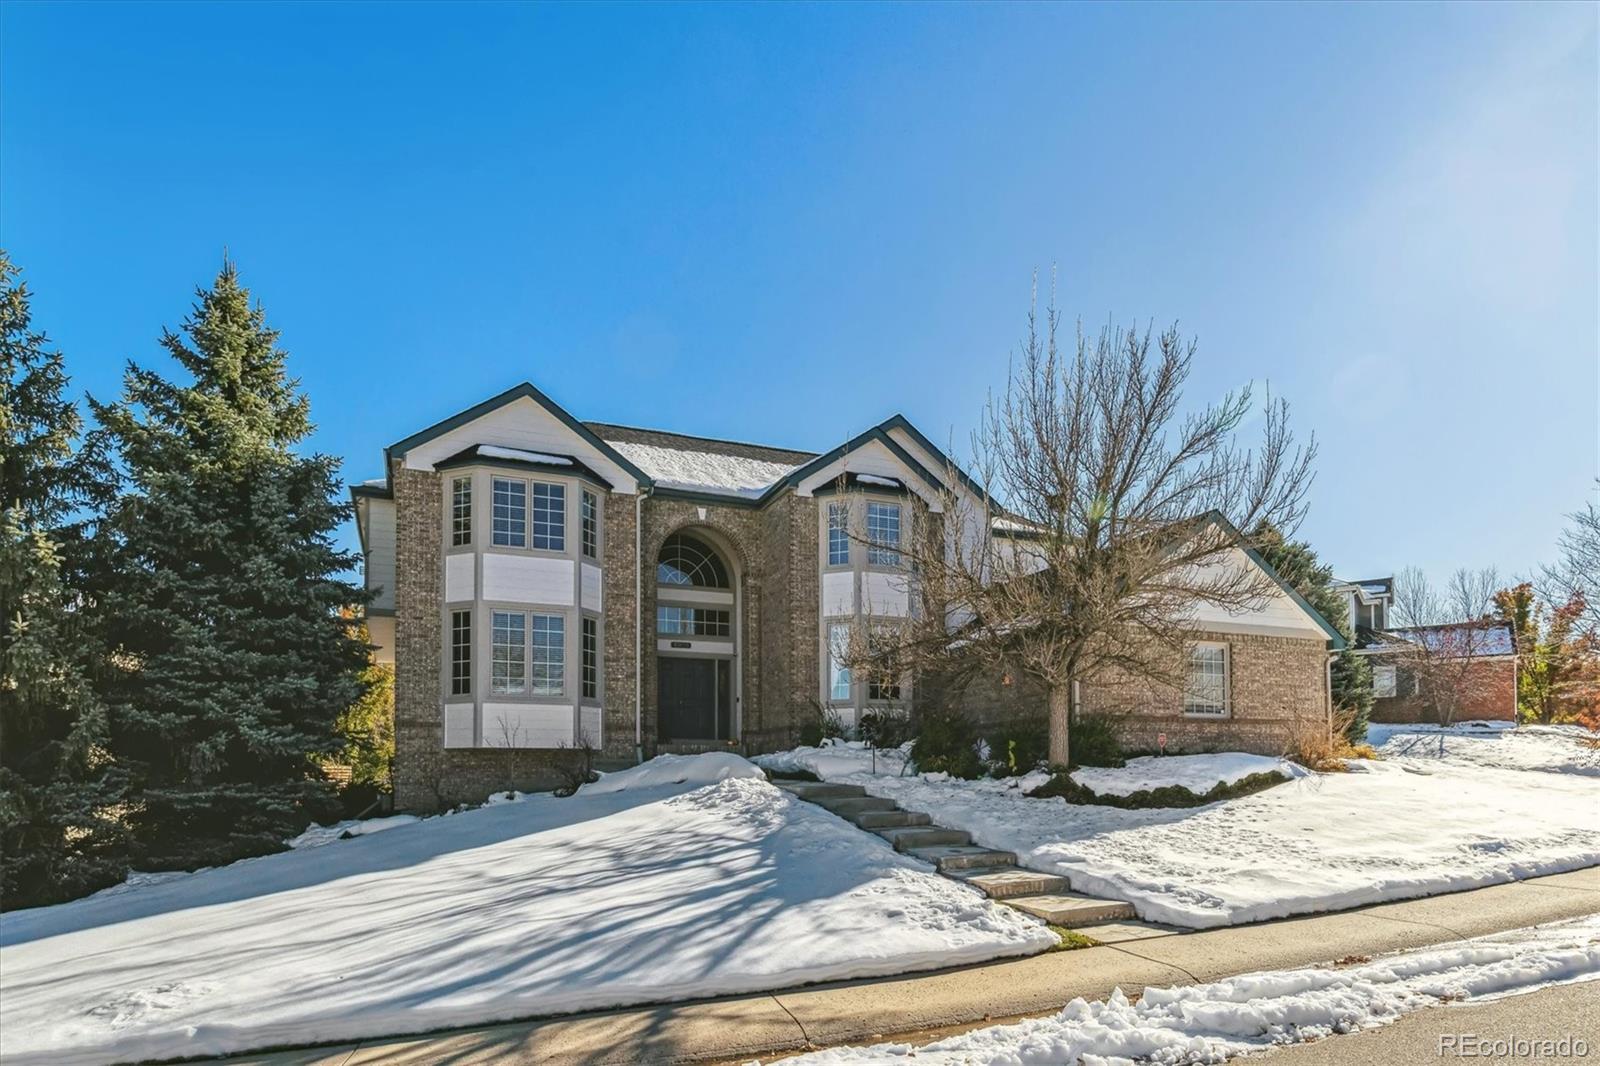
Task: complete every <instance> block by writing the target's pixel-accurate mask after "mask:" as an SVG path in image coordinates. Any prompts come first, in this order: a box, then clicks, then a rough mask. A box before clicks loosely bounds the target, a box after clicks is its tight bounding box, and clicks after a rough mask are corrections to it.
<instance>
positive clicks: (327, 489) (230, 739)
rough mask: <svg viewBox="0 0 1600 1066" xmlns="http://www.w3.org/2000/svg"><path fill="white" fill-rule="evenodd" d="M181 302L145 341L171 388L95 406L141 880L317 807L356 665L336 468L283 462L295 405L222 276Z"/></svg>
mask: <svg viewBox="0 0 1600 1066" xmlns="http://www.w3.org/2000/svg"><path fill="white" fill-rule="evenodd" d="M198 295H199V303H198V304H197V305H196V306H195V307H194V309H193V313H192V314H191V316H190V318H189V319H188V321H187V322H185V324H184V326H183V329H182V332H181V333H173V332H171V331H167V332H165V333H164V334H163V336H162V338H161V343H162V346H163V347H164V348H165V349H166V351H167V352H168V353H169V354H170V355H171V356H172V357H173V358H174V359H175V360H176V361H177V362H178V363H179V364H180V366H181V367H182V368H183V369H184V370H185V371H187V374H188V376H189V378H190V380H189V381H188V382H187V383H180V382H175V381H170V380H168V379H166V378H164V377H162V376H161V375H160V374H159V373H157V372H156V371H153V370H150V369H147V368H144V367H141V366H138V365H135V364H130V365H129V367H128V370H127V373H126V375H125V378H124V386H123V394H122V397H121V399H120V400H119V401H117V402H115V403H111V404H104V405H102V404H95V405H94V410H95V413H96V415H97V417H98V418H99V419H100V421H101V423H102V425H104V426H105V427H106V430H107V432H108V434H109V435H110V438H111V441H112V443H113V445H114V447H115V451H116V454H117V456H118V458H119V459H120V461H121V463H122V465H123V467H124V469H125V472H126V475H127V477H128V480H129V482H130V485H131V490H130V491H128V492H126V493H124V494H123V495H122V496H120V497H119V498H118V499H117V500H116V502H115V503H114V504H113V505H112V507H111V508H110V510H109V512H108V515H107V521H106V529H107V531H108V532H109V534H110V539H111V548H110V550H109V552H108V554H107V559H106V564H105V566H104V567H103V569H102V570H101V572H100V574H99V580H98V581H97V591H98V592H99V594H100V596H101V597H102V598H103V601H104V606H105V613H106V616H107V617H108V619H110V620H111V623H110V625H109V627H108V633H109V636H110V639H111V643H112V646H113V647H114V648H115V649H116V651H117V655H116V656H115V657H114V662H116V663H117V664H118V665H119V666H120V669H119V670H118V671H117V672H116V675H115V676H114V677H113V678H111V680H110V681H109V683H108V685H107V687H106V694H107V704H108V707H109V710H110V722H111V740H112V748H113V751H114V752H115V754H116V756H117V758H118V759H119V760H120V761H122V762H123V763H125V764H126V765H127V766H128V768H129V770H130V772H131V773H132V774H133V777H134V781H135V784H136V785H137V787H138V788H139V790H140V803H139V804H138V806H137V809H136V810H135V811H134V812H133V814H132V815H131V819H132V826H133V835H134V853H135V858H136V861H137V862H138V863H139V864H141V865H143V866H145V867H147V868H185V867H195V866H203V865H216V864H220V863H224V862H229V861H232V860H234V859H238V858H242V857H244V856H248V855H256V854H262V853H265V852H269V851H275V850H278V849H279V848H281V847H282V841H283V840H284V839H285V838H286V837H288V836H290V835H292V834H294V833H295V832H298V831H299V830H300V829H302V828H303V827H304V826H305V825H306V824H307V822H309V821H310V820H312V819H313V818H317V817H322V816H326V815H327V814H328V813H330V812H331V810H332V806H333V804H332V792H331V788H330V786H329V785H328V783H327V782H326V780H325V779H324V778H323V776H322V775H321V773H320V771H319V769H318V766H317V762H316V760H317V758H318V757H319V756H323V757H325V756H326V755H328V754H329V753H331V752H333V751H335V750H337V748H338V739H337V737H336V734H335V723H336V722H337V721H338V719H339V716H340V715H341V714H342V713H343V712H344V711H345V710H346V708H348V707H349V706H350V705H351V704H352V703H354V702H355V701H356V700H358V699H359V698H360V697H361V695H362V689H363V686H362V682H361V680H360V674H361V671H362V669H363V668H364V667H365V666H366V661H367V649H366V646H365V645H364V644H363V643H362V641H361V640H360V639H359V637H358V635H357V632H356V625H357V623H356V621H355V620H354V619H353V618H352V617H350V615H349V613H348V612H347V611H344V610H342V609H343V608H347V607H349V606H350V605H359V604H361V603H363V602H364V601H365V593H364V592H362V591H361V590H359V589H358V588H356V587H355V586H354V585H352V584H350V583H348V582H347V581H346V580H344V578H343V576H342V575H343V574H344V573H345V572H347V571H348V570H349V569H350V568H351V566H352V563H353V562H354V559H353V557H352V556H351V555H350V553H347V552H341V551H338V550H336V549H335V547H334V544H333V536H334V532H335V530H336V529H337V528H338V526H339V524H340V522H341V521H343V520H344V519H345V518H346V517H347V516H348V505H346V504H345V503H343V502H342V501H341V499H340V495H339V485H338V482H337V472H338V464H337V461H336V460H334V459H333V458H331V457H328V456H324V455H312V456H309V457H302V456H300V455H297V454H296V453H295V451H294V450H293V449H294V447H295V446H296V445H297V444H299V443H300V442H302V441H304V440H305V438H306V437H307V436H308V435H309V434H310V432H311V429H312V426H311V422H310V419H309V404H308V402H307V400H306V397H305V396H304V395H303V394H302V393H301V392H300V391H299V383H298V382H297V381H295V380H293V379H291V378H289V377H288V376H287V374H286V372H285V358H286V357H285V353H284V352H283V351H282V350H281V349H279V348H278V346H277V340H278V334H277V332H276V331H274V330H271V329H269V328H268V327H267V325H266V321H265V315H264V313H263V312H262V311H261V310H260V308H259V307H254V308H253V307H252V306H251V305H250V295H249V292H248V291H247V290H245V289H244V288H242V287H241V286H240V284H239V279H238V275H237V273H236V272H235V270H234V267H233V265H232V264H231V263H225V264H224V265H223V268H222V271H221V273H220V274H219V275H218V276H217V279H216V282H215V284H214V285H213V286H212V287H211V288H210V289H209V290H201V291H200V292H199V293H198ZM91 402H93V401H91Z"/></svg>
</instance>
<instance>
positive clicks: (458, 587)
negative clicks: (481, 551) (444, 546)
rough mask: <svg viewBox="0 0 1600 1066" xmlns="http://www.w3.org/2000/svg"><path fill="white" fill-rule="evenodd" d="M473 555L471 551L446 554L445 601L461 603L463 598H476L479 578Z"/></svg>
mask: <svg viewBox="0 0 1600 1066" xmlns="http://www.w3.org/2000/svg"><path fill="white" fill-rule="evenodd" d="M472 560H473V555H472V553H471V552H465V553H458V554H455V555H446V556H445V557H444V601H445V602H446V603H460V602H461V601H462V600H470V599H474V598H476V595H477V589H476V588H475V587H474V586H475V585H476V584H477V580H476V578H475V576H474V570H473V561H472Z"/></svg>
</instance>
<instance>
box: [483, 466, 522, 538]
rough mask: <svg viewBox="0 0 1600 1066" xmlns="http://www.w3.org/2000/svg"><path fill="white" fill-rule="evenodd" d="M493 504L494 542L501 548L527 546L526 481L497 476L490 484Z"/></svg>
mask: <svg viewBox="0 0 1600 1066" xmlns="http://www.w3.org/2000/svg"><path fill="white" fill-rule="evenodd" d="M490 489H491V494H492V496H493V499H492V501H491V502H492V503H493V505H494V543H495V544H497V545H499V546H500V547H503V548H526V547H527V546H528V483H527V482H526V481H522V480H520V479H518V478H511V477H497V478H495V479H494V480H493V482H492V484H491V486H490Z"/></svg>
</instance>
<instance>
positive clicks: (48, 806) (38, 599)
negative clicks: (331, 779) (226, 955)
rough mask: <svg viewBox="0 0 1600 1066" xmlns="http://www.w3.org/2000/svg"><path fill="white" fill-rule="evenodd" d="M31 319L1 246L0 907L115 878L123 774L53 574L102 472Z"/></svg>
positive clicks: (68, 598)
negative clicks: (109, 747)
mask: <svg viewBox="0 0 1600 1066" xmlns="http://www.w3.org/2000/svg"><path fill="white" fill-rule="evenodd" d="M47 343H48V342H47V341H46V339H45V337H44V335H43V334H42V333H37V332H35V331H34V330H33V329H32V326H31V316H30V311H29V306H28V292H27V288H26V287H25V286H24V285H23V284H22V283H21V282H20V280H19V279H18V277H17V271H16V269H15V268H14V267H13V266H12V264H11V261H10V259H9V258H8V257H7V256H6V255H5V253H4V252H0V735H3V744H0V905H3V906H5V907H8V908H9V907H16V906H27V905H31V904H38V903H50V902H55V901H57V900H60V899H68V898H71V897H72V896H75V895H80V894H82V893H84V892H87V891H90V890H92V889H94V888H98V887H101V886H102V885H106V884H110V883H112V882H114V881H116V880H119V879H120V878H121V876H122V874H123V872H124V867H123V864H122V857H121V842H122V839H121V838H122V834H121V826H120V822H119V821H118V818H117V816H116V813H115V812H116V811H117V809H118V807H117V805H118V802H119V800H120V798H121V778H120V777H119V775H118V774H117V773H116V772H115V771H114V770H113V769H112V768H111V766H110V765H109V760H108V757H107V753H106V750H105V746H104V745H105V733H106V717H105V708H104V706H103V705H102V704H101V703H100V701H99V700H98V699H97V697H96V696H95V694H94V691H93V688H92V687H91V684H90V674H91V672H92V670H93V669H94V667H95V664H96V661H97V655H96V651H95V648H96V646H95V643H94V641H93V634H92V632H91V629H92V627H91V626H90V624H89V622H90V619H89V617H88V612H87V611H86V606H87V605H86V602H85V600H84V599H83V597H82V596H81V595H79V594H77V593H75V592H74V591H72V590H71V589H70V588H69V587H68V585H67V584H66V583H65V582H64V581H63V567H62V543H63V541H65V542H67V543H70V544H71V545H73V546H74V547H77V548H81V547H82V545H83V544H84V540H83V538H82V536H81V534H82V532H83V530H84V529H85V528H86V526H87V521H86V519H87V518H92V510H91V512H90V513H88V514H85V509H86V508H91V509H92V506H93V505H94V503H95V502H96V501H98V500H99V499H102V498H103V497H104V496H105V493H106V490H107V487H108V484H109V482H108V481H106V480H102V478H103V477H104V476H105V475H106V474H107V469H106V467H105V464H104V463H103V462H100V461H98V459H97V458H96V457H95V453H94V452H93V451H92V450H91V451H87V452H86V451H83V450H75V448H74V445H75V443H76V442H77V441H78V439H79V432H80V430H81V428H82V422H81V420H80V418H79V417H78V412H77V409H76V408H75V407H74V406H73V404H72V401H71V400H69V399H67V398H66V397H65V396H64V393H65V390H66V385H67V376H66V370H65V367H64V365H63V361H62V357H61V353H60V352H58V351H49V350H48V349H47V347H46V346H47Z"/></svg>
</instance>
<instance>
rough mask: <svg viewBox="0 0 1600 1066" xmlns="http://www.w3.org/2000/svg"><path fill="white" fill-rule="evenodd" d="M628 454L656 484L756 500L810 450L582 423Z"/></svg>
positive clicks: (665, 487) (799, 463) (663, 486)
mask: <svg viewBox="0 0 1600 1066" xmlns="http://www.w3.org/2000/svg"><path fill="white" fill-rule="evenodd" d="M585 424H586V425H587V426H588V427H589V428H590V429H592V430H594V432H595V434H596V435H597V436H599V437H600V438H601V439H602V440H604V441H605V442H606V443H608V444H610V445H611V446H612V447H614V448H616V449H617V451H619V452H621V453H622V454H623V455H626V456H627V457H628V458H629V459H631V460H633V462H634V463H636V464H637V465H638V466H639V468H640V469H641V470H643V471H644V472H645V473H646V474H648V475H649V476H650V479H651V481H652V482H653V483H654V485H655V487H656V488H657V489H658V490H667V491H669V492H670V491H674V490H675V491H680V492H686V493H698V494H707V495H716V496H721V495H726V496H729V497H732V498H736V499H742V500H759V499H761V498H762V497H763V495H765V493H766V492H767V490H768V489H770V488H771V487H772V486H773V485H774V484H775V483H776V482H778V481H779V480H781V479H782V478H784V477H786V476H787V475H788V474H789V472H790V471H791V470H793V469H795V467H797V466H799V465H801V464H803V463H806V462H807V461H809V460H810V459H811V458H812V456H813V455H814V453H812V452H801V451H793V450H790V449H787V448H769V447H766V446H764V445H760V444H746V443H744V442H742V441H727V440H717V439H716V438H713V437H692V436H689V435H688V434H685V433H670V432H667V431H665V430H654V429H639V428H636V427H634V426H615V425H611V424H609V423H605V422H588V423H585Z"/></svg>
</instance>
